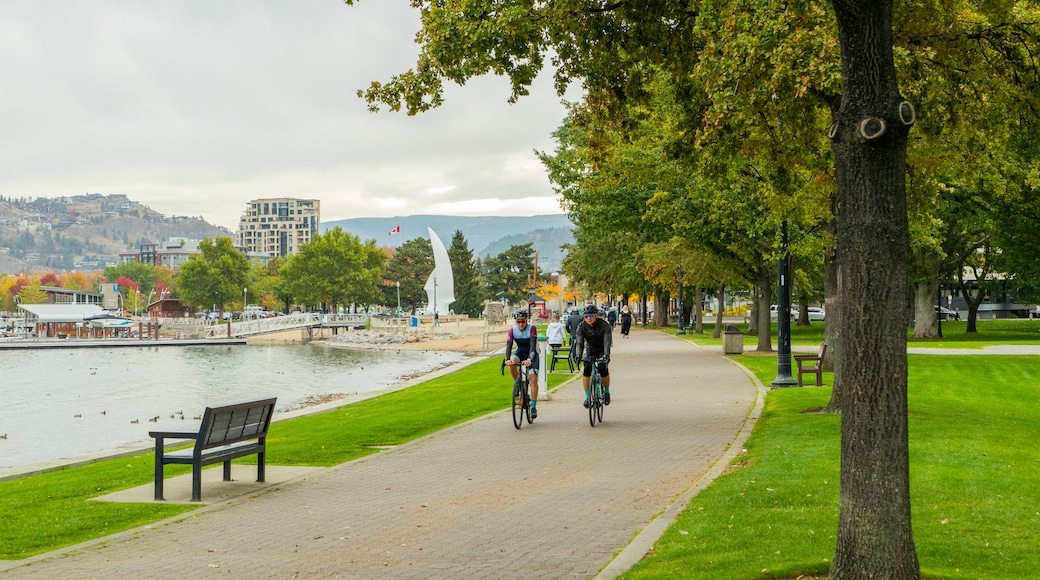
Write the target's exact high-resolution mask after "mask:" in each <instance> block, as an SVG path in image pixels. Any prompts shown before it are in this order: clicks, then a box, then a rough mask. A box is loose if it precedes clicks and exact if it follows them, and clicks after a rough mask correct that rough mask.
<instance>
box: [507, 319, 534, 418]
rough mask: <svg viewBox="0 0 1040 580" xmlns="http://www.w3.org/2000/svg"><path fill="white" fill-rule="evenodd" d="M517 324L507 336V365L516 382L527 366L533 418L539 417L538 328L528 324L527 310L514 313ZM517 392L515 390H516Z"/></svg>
mask: <svg viewBox="0 0 1040 580" xmlns="http://www.w3.org/2000/svg"><path fill="white" fill-rule="evenodd" d="M513 318H514V319H515V320H516V324H515V325H513V327H512V328H510V329H509V334H508V335H507V336H506V366H508V367H509V374H510V375H511V376H512V377H513V382H514V383H515V382H516V379H517V377H518V376H519V375H520V371H521V370H522V369H521V368H520V367H525V369H524V372H526V373H527V376H528V377H530V381H531V383H530V384H531V420H532V421H533V420H534V419H535V418H537V417H538V409H536V408H535V406H536V405H537V404H538V328H537V327H536V326H534V325H530V326H528V324H527V311H526V310H517V311H516V312H514V313H513ZM514 343H516V353H515V354H513V344H514ZM514 392H515V391H514Z"/></svg>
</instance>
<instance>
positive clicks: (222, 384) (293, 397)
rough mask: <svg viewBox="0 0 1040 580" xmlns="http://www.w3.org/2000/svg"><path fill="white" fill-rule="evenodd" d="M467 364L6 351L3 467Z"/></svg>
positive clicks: (0, 412) (258, 354)
mask: <svg viewBox="0 0 1040 580" xmlns="http://www.w3.org/2000/svg"><path fill="white" fill-rule="evenodd" d="M462 358H463V356H462V355H460V354H458V353H452V352H434V351H410V350H400V351H379V350H351V349H342V348H332V347H326V346H310V345H307V346H300V345H263V346H197V347H192V346H188V347H133V348H112V349H69V350H60V351H55V350H24V351H23V350H18V351H15V350H8V351H4V352H3V355H2V358H0V372H2V376H3V380H2V383H0V385H2V386H0V395H2V398H3V405H0V435H2V434H7V439H3V440H0V468H8V467H14V466H23V465H28V464H32V463H37V462H41V461H50V460H54V459H59V458H63V457H73V456H77V455H82V454H85V453H93V452H98V451H103V450H106V449H112V448H115V447H119V446H123V445H128V444H134V443H141V444H143V445H147V444H148V443H149V442H150V441H151V439H150V438H149V437H148V432H149V431H152V430H165V431H191V430H194V429H196V428H197V425H196V423H195V422H194V417H195V416H197V415H201V414H202V411H203V409H204V408H205V407H206V405H209V404H223V403H230V402H233V401H238V400H242V399H252V398H258V397H269V396H275V397H278V407H277V410H278V411H282V410H285V409H289V408H293V407H297V406H299V405H300V404H301V403H302V402H303V401H304V400H305V399H307V398H308V397H312V396H315V395H317V396H320V395H330V394H337V393H366V392H371V391H376V390H379V389H383V388H386V387H388V386H391V385H393V384H395V383H398V382H400V381H401V380H403V378H404V377H407V376H409V375H411V374H412V373H414V372H415V371H416V369H420V368H429V367H430V366H431V365H433V366H437V365H441V364H447V363H451V362H456V361H459V360H462ZM181 413H183V415H181ZM182 417H183V418H182Z"/></svg>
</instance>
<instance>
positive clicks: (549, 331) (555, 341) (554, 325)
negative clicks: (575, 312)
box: [545, 314, 567, 350]
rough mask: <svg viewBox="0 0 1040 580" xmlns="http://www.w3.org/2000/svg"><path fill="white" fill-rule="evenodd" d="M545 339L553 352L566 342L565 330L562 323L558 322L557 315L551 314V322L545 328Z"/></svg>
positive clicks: (558, 316) (558, 317)
mask: <svg viewBox="0 0 1040 580" xmlns="http://www.w3.org/2000/svg"><path fill="white" fill-rule="evenodd" d="M545 338H546V341H547V342H548V343H549V347H550V348H552V349H553V350H557V349H559V348H560V347H561V346H563V343H564V341H565V340H567V334H566V330H564V328H563V323H562V322H560V315H559V314H553V317H552V322H550V323H549V326H547V327H546V328H545Z"/></svg>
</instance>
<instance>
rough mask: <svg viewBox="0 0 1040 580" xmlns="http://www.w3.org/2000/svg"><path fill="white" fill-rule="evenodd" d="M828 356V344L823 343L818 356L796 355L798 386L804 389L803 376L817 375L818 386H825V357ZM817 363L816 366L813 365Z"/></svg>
mask: <svg viewBox="0 0 1040 580" xmlns="http://www.w3.org/2000/svg"><path fill="white" fill-rule="evenodd" d="M826 354H827V343H826V342H821V343H820V349H819V350H818V351H816V354H796V355H794V360H795V362H796V363H798V386H799V387H804V386H805V383H803V382H802V375H806V374H809V375H816V386H817V387H819V386H823V357H824V355H826ZM812 363H815V364H812Z"/></svg>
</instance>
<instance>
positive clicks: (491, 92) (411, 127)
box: [0, 0, 564, 228]
mask: <svg viewBox="0 0 1040 580" xmlns="http://www.w3.org/2000/svg"><path fill="white" fill-rule="evenodd" d="M418 28H419V21H418V13H417V11H416V10H414V9H411V8H409V7H408V5H407V3H405V2H387V1H386V0H382V1H376V0H373V1H365V2H360V3H358V4H357V5H355V6H346V5H345V4H343V3H342V2H338V1H336V0H331V1H330V0H301V1H298V2H284V1H281V0H250V1H246V0H222V1H221V2H215V3H205V4H201V3H195V2H124V1H120V0H92V1H91V2H89V3H87V2H83V3H75V2H72V3H70V2H65V1H61V0H5V2H4V3H3V5H2V6H0V74H2V75H3V78H4V79H5V80H4V83H3V84H2V86H0V134H3V136H4V138H3V139H0V195H5V196H15V197H21V196H28V197H36V196H48V197H50V196H60V195H74V194H79V193H86V192H99V193H125V194H126V195H128V196H130V197H131V198H133V199H136V200H138V201H141V202H143V203H146V204H148V205H150V206H152V207H153V208H154V209H156V210H158V211H161V212H163V213H167V214H176V215H203V216H204V217H206V219H208V220H210V221H211V222H214V223H217V224H220V225H224V226H227V227H231V228H234V227H235V226H236V225H237V223H238V217H239V215H240V213H241V212H242V210H243V209H244V208H245V205H246V203H247V202H248V201H249V200H251V199H255V198H260V197H281V196H293V197H304V198H317V199H320V200H321V202H322V210H323V219H326V220H331V219H338V218H347V217H365V216H386V215H403V214H418V213H441V214H454V213H463V214H465V215H480V214H503V213H505V214H514V213H516V214H517V215H531V214H534V213H545V212H546V211H550V212H559V205H558V203H557V202H556V200H555V197H554V194H553V191H552V188H551V186H550V184H549V182H548V180H547V178H546V177H545V171H544V169H543V168H542V167H541V165H540V163H539V162H538V160H537V158H536V157H535V155H534V153H533V152H532V151H533V150H534V149H540V150H546V149H552V141H551V139H550V133H551V132H552V131H553V130H554V129H555V128H556V126H558V125H559V123H560V121H561V120H562V118H563V115H564V109H563V106H562V105H561V104H560V102H559V99H558V98H557V97H556V96H555V94H554V92H553V90H552V86H551V82H549V79H548V78H542V79H539V82H538V85H537V86H536V88H535V89H534V90H533V91H532V94H533V96H531V97H525V98H523V99H521V100H520V102H519V103H517V104H515V105H510V104H508V103H507V102H506V99H507V98H508V95H509V85H508V82H507V81H506V80H505V79H502V78H495V77H490V78H480V79H474V80H472V81H470V82H469V83H467V85H466V86H465V87H449V88H448V91H447V104H446V105H445V106H444V107H442V108H440V109H438V110H435V111H432V112H429V113H426V114H423V115H419V116H415V117H408V116H406V115H403V114H392V113H380V114H372V113H369V112H368V111H367V109H366V105H365V103H364V102H363V101H361V100H360V99H358V98H357V96H356V94H355V93H356V91H357V89H359V88H364V87H366V86H368V84H369V83H370V82H371V81H373V80H386V79H388V78H389V77H390V76H391V75H393V74H394V73H398V72H402V71H404V70H406V69H407V68H409V67H411V66H412V65H413V64H414V61H415V55H416V54H417V52H418V47H417V46H416V45H414V43H413V42H412V39H413V38H414V35H415V32H416V31H417V30H418ZM525 211H527V212H528V213H521V212H525Z"/></svg>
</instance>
